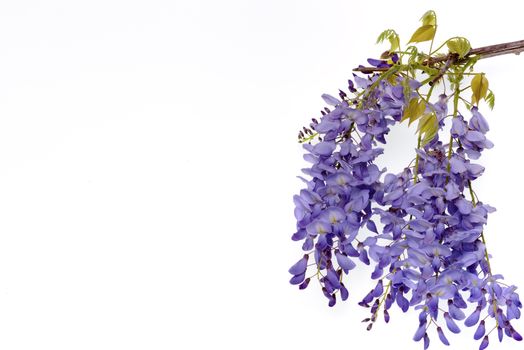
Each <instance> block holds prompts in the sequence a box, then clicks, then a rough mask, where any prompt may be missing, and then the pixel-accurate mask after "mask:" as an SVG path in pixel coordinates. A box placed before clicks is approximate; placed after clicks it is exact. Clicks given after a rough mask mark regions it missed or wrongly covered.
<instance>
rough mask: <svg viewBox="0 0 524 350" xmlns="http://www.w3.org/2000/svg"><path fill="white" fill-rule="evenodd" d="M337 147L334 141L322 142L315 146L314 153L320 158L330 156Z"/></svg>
mask: <svg viewBox="0 0 524 350" xmlns="http://www.w3.org/2000/svg"><path fill="white" fill-rule="evenodd" d="M335 147H336V146H335V142H334V141H322V142H320V143H317V144H316V145H315V146H313V153H314V154H317V155H320V156H330V155H331V154H332V153H333V151H334V150H335Z"/></svg>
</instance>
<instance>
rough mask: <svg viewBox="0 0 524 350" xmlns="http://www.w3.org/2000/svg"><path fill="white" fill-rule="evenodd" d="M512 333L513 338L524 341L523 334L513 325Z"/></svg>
mask: <svg viewBox="0 0 524 350" xmlns="http://www.w3.org/2000/svg"><path fill="white" fill-rule="evenodd" d="M510 333H511V337H512V338H513V339H515V340H516V341H522V336H521V335H520V333H519V332H517V331H516V330H515V329H514V328H513V327H511V330H510Z"/></svg>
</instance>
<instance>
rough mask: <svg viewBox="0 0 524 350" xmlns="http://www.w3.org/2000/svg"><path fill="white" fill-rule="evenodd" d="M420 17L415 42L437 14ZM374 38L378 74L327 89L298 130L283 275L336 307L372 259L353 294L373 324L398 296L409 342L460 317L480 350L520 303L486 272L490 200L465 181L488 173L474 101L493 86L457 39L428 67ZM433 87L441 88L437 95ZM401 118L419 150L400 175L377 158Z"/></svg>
mask: <svg viewBox="0 0 524 350" xmlns="http://www.w3.org/2000/svg"><path fill="white" fill-rule="evenodd" d="M422 22H423V25H422V27H421V28H422V29H421V28H419V30H417V31H416V32H415V34H414V35H413V37H412V38H411V40H410V42H422V41H430V40H431V42H432V43H433V37H434V34H435V29H436V17H435V14H434V12H433V11H430V12H428V13H426V14H425V15H424V16H423V18H422ZM428 28H429V29H428ZM428 31H429V34H428ZM379 39H380V40H385V39H388V40H389V41H390V43H391V49H390V50H389V51H388V52H386V53H385V55H384V56H383V57H382V59H370V60H368V62H369V64H370V65H371V66H372V67H368V68H367V70H368V72H379V73H373V74H371V75H369V76H368V77H367V78H364V77H360V76H358V75H354V78H353V80H349V86H348V92H344V91H340V93H339V97H338V98H335V97H333V96H330V95H323V96H322V97H323V99H324V101H325V102H326V103H327V104H328V105H329V107H328V108H325V110H323V111H322V116H321V117H320V118H319V120H317V119H313V120H312V122H311V124H310V125H309V127H305V128H304V129H303V130H302V131H301V132H300V133H299V140H300V141H301V142H302V143H303V146H304V149H305V151H306V154H305V155H304V158H305V160H306V161H308V162H309V163H310V164H311V165H310V166H309V167H308V168H306V169H303V172H304V174H305V175H306V176H307V179H306V178H301V179H302V180H303V181H304V182H305V188H304V189H302V190H301V191H300V193H299V194H298V195H295V196H294V198H293V199H294V203H295V212H294V214H295V218H296V220H297V231H296V232H295V233H294V234H293V236H292V239H293V240H294V241H301V242H302V250H303V251H304V254H303V256H302V257H301V258H300V260H298V262H296V263H295V264H294V265H293V266H292V267H291V268H290V269H289V273H290V274H291V275H292V277H291V280H290V283H291V284H294V285H298V286H299V288H300V289H304V288H306V287H307V286H308V285H309V284H310V283H311V282H312V280H313V281H316V282H318V283H319V284H320V287H321V289H322V292H323V294H324V295H325V297H326V298H327V299H328V304H329V306H333V305H335V303H336V302H337V299H341V300H346V299H347V298H348V295H349V292H348V286H347V284H348V278H346V277H345V276H346V275H349V274H350V271H351V270H352V269H354V268H355V267H356V265H357V263H363V264H366V265H372V266H373V268H374V270H373V272H372V274H371V279H372V280H373V281H374V282H373V283H372V289H371V290H370V291H369V293H368V294H367V295H365V296H364V297H363V298H362V300H361V301H360V302H359V305H361V306H363V307H365V308H368V309H369V311H370V315H369V317H367V318H366V319H365V320H364V321H365V322H366V323H367V324H368V326H367V329H368V330H370V329H371V328H372V326H373V324H374V322H376V321H377V319H378V318H379V315H383V318H384V320H385V322H389V319H390V316H389V313H388V310H389V309H390V308H391V307H392V306H394V305H396V306H398V307H399V308H400V309H401V310H402V311H403V312H407V311H408V310H409V309H415V310H417V311H418V312H419V324H418V325H414V327H413V331H414V336H413V339H414V340H415V341H422V342H423V344H424V349H427V348H428V347H429V342H430V334H435V333H436V335H437V336H438V338H439V339H440V341H441V342H442V343H444V344H446V345H449V341H448V339H447V337H446V333H447V332H452V333H459V332H460V331H461V327H460V324H462V323H463V324H464V325H465V326H466V327H475V329H476V330H475V333H474V338H475V339H477V340H481V342H480V347H479V349H481V350H482V349H485V348H486V347H487V346H488V344H489V335H490V333H491V332H492V331H496V333H497V336H498V338H499V339H500V340H501V341H502V339H503V337H504V335H506V336H507V337H510V338H513V339H515V340H519V341H520V340H522V336H521V335H520V334H519V333H518V332H517V331H516V330H515V329H514V328H513V326H512V321H513V320H515V319H518V318H519V317H520V313H521V311H520V309H521V308H522V304H521V302H520V300H519V296H518V294H517V293H516V289H517V288H516V287H515V286H511V285H507V284H505V283H504V282H503V278H502V276H501V275H498V274H494V273H493V272H492V268H491V265H490V260H489V258H490V256H489V254H488V252H487V249H486V242H485V235H484V230H485V225H486V222H487V219H488V215H489V214H490V213H491V212H493V211H494V208H493V207H491V206H489V205H488V204H485V203H483V202H482V201H481V200H480V199H479V198H478V197H477V195H476V193H475V191H474V190H473V185H472V184H473V182H474V181H475V180H476V179H478V178H479V177H480V176H481V175H482V173H483V171H484V167H483V166H481V165H480V164H478V159H479V157H480V155H481V154H482V152H483V151H484V150H485V149H489V148H491V147H493V143H492V142H491V141H489V140H488V139H487V138H486V133H487V132H488V131H489V126H488V123H487V121H486V119H485V118H484V116H483V115H482V114H481V113H480V112H479V110H478V107H477V105H478V103H479V102H480V101H481V100H487V102H488V103H489V104H492V102H493V100H494V98H493V94H492V92H491V91H490V90H489V89H488V82H487V79H486V77H485V75H484V74H478V73H473V72H471V69H472V67H473V65H474V63H475V62H476V59H478V58H476V59H475V57H467V53H468V52H469V50H470V46H469V42H468V41H467V40H466V39H464V38H453V39H450V40H448V41H447V42H446V43H447V47H448V49H449V50H450V53H449V54H448V56H447V59H446V60H440V61H438V62H436V63H433V64H430V62H428V60H430V59H431V57H432V55H426V54H423V53H419V52H418V50H417V49H416V46H410V47H408V48H407V49H406V50H404V51H401V50H400V49H399V44H398V43H399V40H398V36H397V35H396V33H395V32H394V31H392V30H388V31H385V32H384V33H383V34H382V35H381V38H379ZM430 51H431V50H430ZM432 54H433V52H432ZM406 59H407V60H408V63H406V64H404V63H402V62H403V61H405V60H406ZM361 68H364V67H361ZM360 70H361V71H366V69H360ZM421 72H423V73H424V74H427V75H428V76H427V77H426V79H420V76H421V74H420V73H421ZM470 78H472V79H470ZM467 80H469V84H470V86H469V87H468V88H466V89H464V88H463V86H462V85H463V84H464V83H465V82H466V81H467ZM441 82H442V83H446V82H447V83H448V84H449V85H450V88H451V91H449V92H446V86H445V85H444V84H442V85H439V84H440V83H441ZM437 86H439V89H440V90H442V91H441V94H440V95H439V96H438V97H437V98H436V99H434V100H432V99H431V97H432V94H433V92H434V91H435V87H437ZM466 90H471V93H472V98H471V102H470V101H468V100H466V99H465V98H464V97H463V94H464V92H465V91H466ZM460 104H463V105H464V107H465V108H463V109H461V110H459V105H460ZM449 107H451V108H449ZM448 110H449V111H448ZM404 121H407V122H408V123H409V124H411V123H414V122H417V121H418V129H417V132H418V133H419V137H418V140H419V141H418V145H417V148H416V153H415V158H414V160H413V161H412V163H411V164H409V165H408V166H407V167H406V168H405V169H404V170H403V171H402V172H400V173H398V174H393V173H387V172H386V169H381V168H380V167H379V166H378V165H377V164H375V160H376V159H377V157H378V156H379V155H380V154H382V153H383V148H382V147H380V146H381V145H384V144H386V136H387V134H388V133H389V131H390V129H391V127H393V126H394V125H395V124H398V123H401V122H404ZM447 130H449V135H448V136H446V137H444V136H443V135H444V134H445V132H444V131H447ZM432 332H434V333H432Z"/></svg>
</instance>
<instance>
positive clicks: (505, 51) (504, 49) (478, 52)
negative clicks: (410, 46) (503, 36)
mask: <svg viewBox="0 0 524 350" xmlns="http://www.w3.org/2000/svg"><path fill="white" fill-rule="evenodd" d="M521 52H524V40H518V41H511V42H508V43H502V44H496V45H489V46H483V47H478V48H475V49H471V50H470V51H469V52H468V53H467V54H466V55H465V56H464V58H462V59H460V60H457V61H456V62H457V63H460V62H461V61H465V60H467V59H468V58H471V57H474V56H478V58H479V59H483V58H488V57H495V56H501V55H509V54H516V55H518V54H520V53H521ZM453 56H455V54H453V53H449V54H447V55H443V56H436V57H430V58H428V59H426V60H424V62H423V64H424V65H427V66H430V67H431V66H433V65H435V64H436V63H440V62H446V61H449V60H450V59H451V60H454V59H453ZM387 70H389V68H388V67H357V68H354V69H353V71H355V72H362V73H365V74H370V73H374V72H385V71H387Z"/></svg>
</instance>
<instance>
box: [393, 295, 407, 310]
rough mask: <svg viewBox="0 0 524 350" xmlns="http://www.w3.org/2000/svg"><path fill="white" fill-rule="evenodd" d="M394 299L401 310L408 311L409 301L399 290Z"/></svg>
mask: <svg viewBox="0 0 524 350" xmlns="http://www.w3.org/2000/svg"><path fill="white" fill-rule="evenodd" d="M396 301H397V305H398V306H399V307H400V309H401V310H402V311H403V312H406V311H408V309H409V301H408V299H406V298H404V295H403V294H402V293H401V292H398V293H397V298H396Z"/></svg>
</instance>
